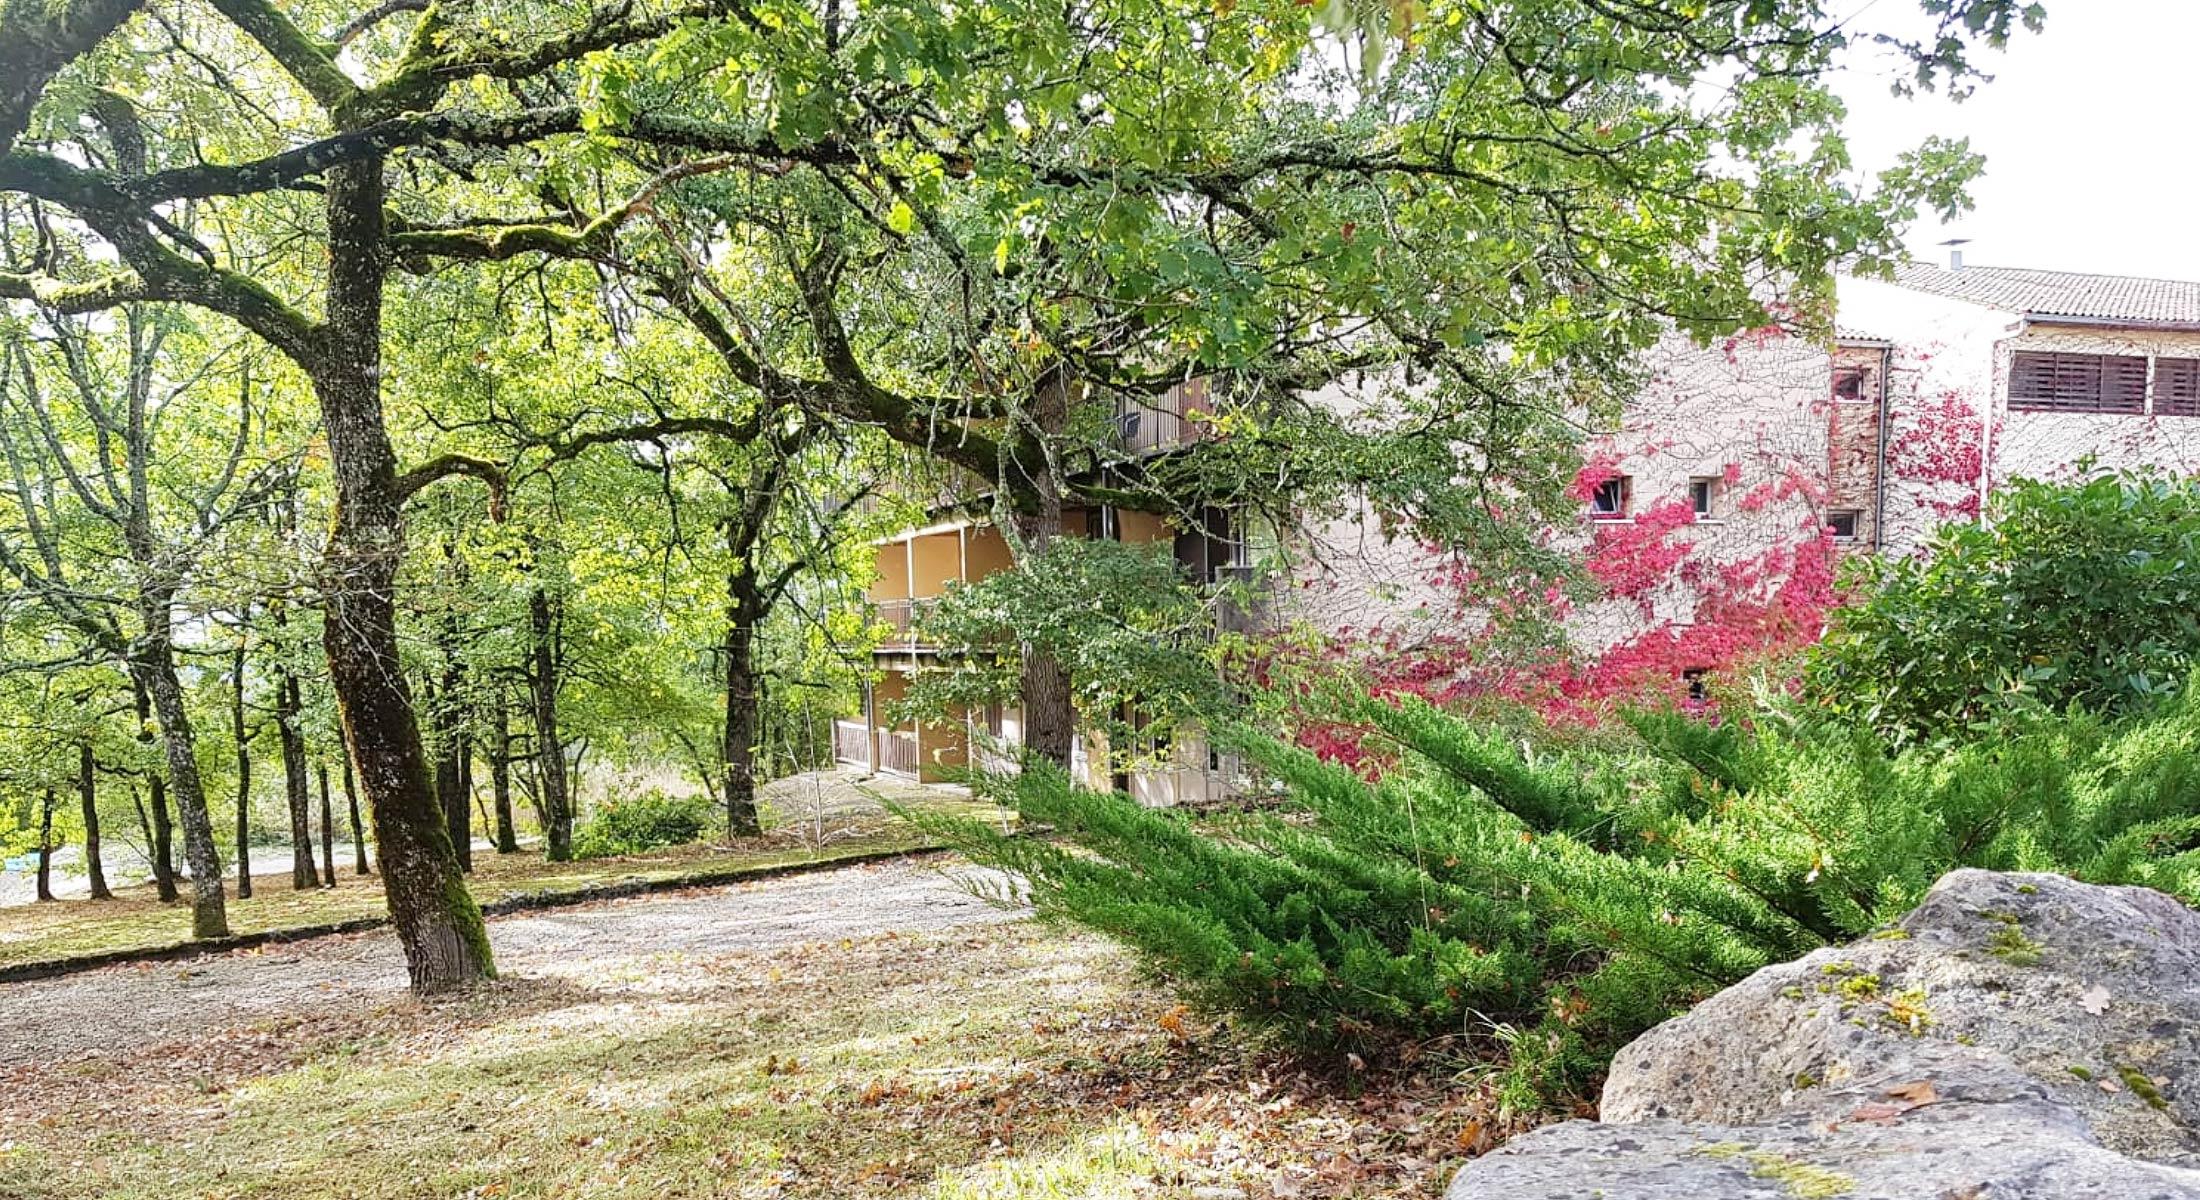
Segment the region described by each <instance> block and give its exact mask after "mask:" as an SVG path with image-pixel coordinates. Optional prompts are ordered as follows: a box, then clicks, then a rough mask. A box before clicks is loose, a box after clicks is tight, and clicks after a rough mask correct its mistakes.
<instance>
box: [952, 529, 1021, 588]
mask: <svg viewBox="0 0 2200 1200" xmlns="http://www.w3.org/2000/svg"><path fill="white" fill-rule="evenodd" d="M968 536H969V541H968V542H967V543H966V544H965V546H964V551H963V553H964V556H965V557H964V562H965V564H966V565H965V567H964V572H965V573H964V576H963V577H964V578H965V579H968V580H971V581H972V582H976V581H977V580H980V579H983V578H985V577H986V576H988V575H991V574H993V573H994V572H996V571H1006V570H1008V569H1009V568H1010V567H1013V566H1015V565H1016V558H1015V556H1014V555H1013V554H1010V553H1009V550H1008V539H1007V538H1005V537H1002V536H1001V531H1000V530H999V529H996V528H994V527H993V526H991V525H978V526H974V527H972V528H971V529H970V531H969V535H968Z"/></svg>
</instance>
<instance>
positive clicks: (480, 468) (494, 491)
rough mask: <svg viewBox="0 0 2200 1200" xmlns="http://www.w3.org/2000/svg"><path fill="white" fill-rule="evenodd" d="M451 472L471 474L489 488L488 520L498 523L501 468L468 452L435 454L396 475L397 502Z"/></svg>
mask: <svg viewBox="0 0 2200 1200" xmlns="http://www.w3.org/2000/svg"><path fill="white" fill-rule="evenodd" d="M453 475H471V476H473V477H474V478H476V479H479V480H480V481H481V482H483V483H484V484H487V485H488V488H489V519H490V520H492V521H500V522H501V521H502V520H504V517H505V488H504V485H505V475H504V468H503V467H500V466H498V465H497V464H495V463H493V462H490V461H489V460H488V459H485V458H475V457H474V456H472V455H470V454H438V455H436V456H435V457H434V458H431V459H429V460H428V461H426V462H424V463H422V464H420V465H419V466H417V467H414V468H413V469H412V470H410V471H407V472H405V473H404V474H402V475H399V476H398V477H397V496H398V499H399V500H400V501H404V500H410V499H412V497H413V495H414V494H415V493H417V492H419V491H421V490H422V489H423V488H426V487H427V486H428V485H429V484H432V483H435V482H436V481H438V480H442V479H448V478H450V477H451V476H453Z"/></svg>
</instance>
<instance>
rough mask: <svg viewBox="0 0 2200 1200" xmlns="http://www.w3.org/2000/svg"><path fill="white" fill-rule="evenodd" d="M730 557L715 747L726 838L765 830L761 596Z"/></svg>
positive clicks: (742, 559) (742, 561)
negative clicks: (722, 710)
mask: <svg viewBox="0 0 2200 1200" xmlns="http://www.w3.org/2000/svg"><path fill="white" fill-rule="evenodd" d="M734 561H735V563H736V566H735V568H734V569H733V571H731V572H730V573H729V574H728V575H727V576H726V644H725V654H724V657H725V660H726V724H725V742H724V744H723V746H722V747H721V748H720V757H721V759H722V761H723V762H724V764H725V771H724V774H725V799H726V839H727V840H728V841H731V840H733V839H735V838H744V837H755V836H757V835H758V834H761V833H763V832H764V827H763V824H762V822H761V821H759V820H758V819H757V812H756V741H757V736H756V735H757V730H756V716H757V711H758V709H759V707H760V706H759V704H758V702H757V690H756V624H757V621H758V620H759V619H760V617H761V616H762V610H763V597H762V595H761V590H760V589H759V588H758V587H757V583H756V572H755V569H754V568H753V567H752V566H751V565H750V563H749V560H748V557H747V556H746V555H745V554H740V552H739V550H738V548H736V558H735V560H734Z"/></svg>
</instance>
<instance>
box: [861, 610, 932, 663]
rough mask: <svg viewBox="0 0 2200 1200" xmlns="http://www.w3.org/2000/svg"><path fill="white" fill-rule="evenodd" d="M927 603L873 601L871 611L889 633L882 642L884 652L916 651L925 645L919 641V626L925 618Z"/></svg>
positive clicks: (880, 646) (880, 644)
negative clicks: (917, 628)
mask: <svg viewBox="0 0 2200 1200" xmlns="http://www.w3.org/2000/svg"><path fill="white" fill-rule="evenodd" d="M926 603H927V602H926V601H923V600H906V599H905V600H873V601H872V602H871V611H872V613H873V615H874V616H875V617H876V618H877V620H878V622H879V624H881V625H884V626H886V628H887V630H888V632H887V634H886V636H885V637H884V638H883V639H881V640H880V642H879V648H880V649H882V650H914V649H916V648H917V647H918V646H920V645H922V644H923V643H922V642H920V641H919V640H918V639H917V630H916V627H917V624H918V622H920V621H921V620H922V619H923V617H924V609H925V605H926Z"/></svg>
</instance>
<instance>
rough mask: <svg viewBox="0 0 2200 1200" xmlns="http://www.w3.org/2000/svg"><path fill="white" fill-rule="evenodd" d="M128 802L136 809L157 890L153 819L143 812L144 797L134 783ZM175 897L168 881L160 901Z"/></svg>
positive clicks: (158, 870) (139, 830)
mask: <svg viewBox="0 0 2200 1200" xmlns="http://www.w3.org/2000/svg"><path fill="white" fill-rule="evenodd" d="M130 804H131V806H132V807H134V808H136V809H137V818H138V832H139V833H140V834H142V835H144V837H145V857H146V858H147V859H149V860H152V861H151V865H152V868H153V886H154V889H155V890H156V891H159V890H160V882H161V880H160V862H159V860H158V859H157V858H154V856H153V841H154V838H153V821H152V818H151V817H148V816H147V815H146V813H145V797H143V796H140V795H138V790H137V787H136V785H134V784H133V785H131V788H130ZM175 898H176V885H175V883H174V882H173V881H170V882H169V884H168V887H167V890H166V893H165V894H163V895H162V896H161V901H162V902H163V903H166V902H169V901H172V900H174V899H175Z"/></svg>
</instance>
